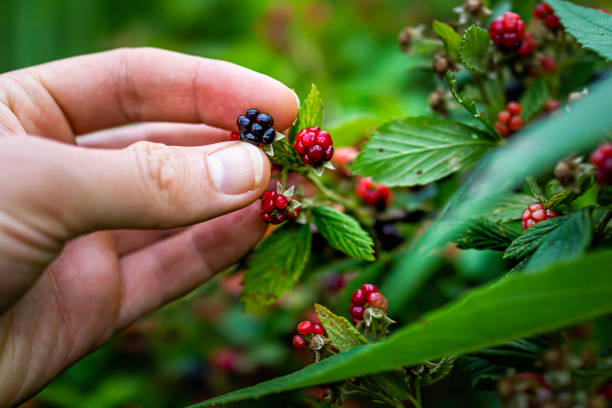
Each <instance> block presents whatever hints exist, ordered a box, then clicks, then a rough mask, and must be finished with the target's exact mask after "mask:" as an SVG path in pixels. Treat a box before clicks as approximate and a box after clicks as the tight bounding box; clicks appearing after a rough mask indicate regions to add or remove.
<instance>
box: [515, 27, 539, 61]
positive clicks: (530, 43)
mask: <svg viewBox="0 0 612 408" xmlns="http://www.w3.org/2000/svg"><path fill="white" fill-rule="evenodd" d="M537 49H538V43H537V42H536V40H535V38H533V35H531V34H529V33H527V34H525V38H523V42H522V43H521V46H520V47H519V49H518V51H517V52H516V53H517V54H518V55H520V56H521V57H527V56H528V55H531V54H533V53H534V52H536V50H537Z"/></svg>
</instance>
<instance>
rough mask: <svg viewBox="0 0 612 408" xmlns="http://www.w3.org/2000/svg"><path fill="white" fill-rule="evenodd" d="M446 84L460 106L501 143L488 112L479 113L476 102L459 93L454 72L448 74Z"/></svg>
mask: <svg viewBox="0 0 612 408" xmlns="http://www.w3.org/2000/svg"><path fill="white" fill-rule="evenodd" d="M446 84H447V85H448V89H449V90H450V92H451V94H452V95H453V98H455V101H457V103H458V104H459V105H461V106H463V108H464V109H465V110H467V111H468V113H469V114H470V115H472V116H473V117H474V118H476V119H477V120H478V121H479V122H480V123H482V124H483V125H484V126H485V129H486V130H487V131H488V133H489V135H490V136H491V137H492V138H493V139H494V140H497V141H500V140H501V136H500V135H499V133H497V131H496V130H495V128H494V127H493V126H492V125H491V122H489V116H488V115H487V112H486V111H482V112H479V111H478V108H477V107H476V102H474V101H473V100H471V99H469V98H466V97H464V96H462V95H461V94H460V93H459V91H458V90H457V80H456V79H455V73H454V72H447V73H446Z"/></svg>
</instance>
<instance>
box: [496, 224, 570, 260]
mask: <svg viewBox="0 0 612 408" xmlns="http://www.w3.org/2000/svg"><path fill="white" fill-rule="evenodd" d="M566 220H567V216H564V217H557V218H550V219H548V220H545V221H542V222H538V223H537V224H536V225H534V226H533V227H531V228H529V229H528V230H526V231H525V232H524V233H523V234H522V235H521V236H520V237H518V238H517V239H516V240H514V241H513V242H512V244H511V245H510V246H509V247H508V249H506V252H505V253H504V258H514V259H522V258H525V257H526V256H529V255H530V254H532V253H533V252H534V251H535V250H536V249H538V248H539V247H540V245H542V243H543V242H544V241H545V240H546V239H547V237H548V233H550V232H551V231H553V230H554V229H555V228H558V227H559V226H560V225H561V224H563V223H564V222H565V221H566Z"/></svg>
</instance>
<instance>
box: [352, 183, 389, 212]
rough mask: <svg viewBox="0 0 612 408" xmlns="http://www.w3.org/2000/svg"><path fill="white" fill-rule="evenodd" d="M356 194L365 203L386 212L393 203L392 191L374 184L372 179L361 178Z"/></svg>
mask: <svg viewBox="0 0 612 408" xmlns="http://www.w3.org/2000/svg"><path fill="white" fill-rule="evenodd" d="M355 194H357V197H359V198H360V199H361V201H363V202H364V203H366V204H368V205H370V206H372V207H375V208H376V209H377V210H379V211H384V210H385V208H387V205H389V202H390V201H391V196H392V194H391V189H390V188H389V187H387V186H385V185H382V184H377V183H373V182H372V179H371V178H370V177H365V178H360V179H359V180H358V181H357V186H356V187H355Z"/></svg>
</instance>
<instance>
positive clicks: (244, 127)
mask: <svg viewBox="0 0 612 408" xmlns="http://www.w3.org/2000/svg"><path fill="white" fill-rule="evenodd" d="M273 124H274V119H272V116H270V115H268V114H267V113H263V112H260V111H258V110H257V109H249V110H248V111H246V113H245V114H244V115H240V116H238V119H237V120H236V126H238V130H239V131H240V135H239V136H238V138H239V139H240V140H242V141H245V142H249V143H253V144H255V145H260V144H262V143H263V144H266V145H269V144H271V143H272V142H273V141H274V139H275V137H276V131H275V130H274V129H273V128H272V125H273Z"/></svg>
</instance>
